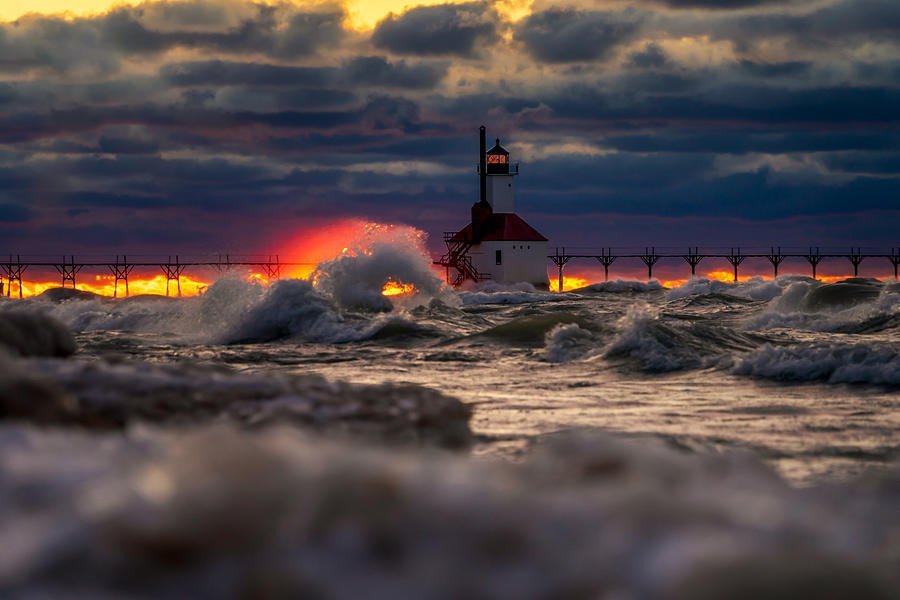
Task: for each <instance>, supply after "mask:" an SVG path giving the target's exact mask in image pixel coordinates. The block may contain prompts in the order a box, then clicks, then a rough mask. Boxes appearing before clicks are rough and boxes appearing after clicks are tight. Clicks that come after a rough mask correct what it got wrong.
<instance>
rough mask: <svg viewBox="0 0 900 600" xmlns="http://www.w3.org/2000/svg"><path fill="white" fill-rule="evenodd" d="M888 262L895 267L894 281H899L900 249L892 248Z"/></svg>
mask: <svg viewBox="0 0 900 600" xmlns="http://www.w3.org/2000/svg"><path fill="white" fill-rule="evenodd" d="M888 260H889V261H891V264H892V265H894V279H898V277H897V267H898V266H900V248H891V255H890V256H888Z"/></svg>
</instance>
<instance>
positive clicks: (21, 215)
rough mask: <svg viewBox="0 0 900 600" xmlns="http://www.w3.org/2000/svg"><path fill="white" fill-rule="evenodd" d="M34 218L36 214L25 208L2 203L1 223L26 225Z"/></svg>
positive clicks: (0, 210) (0, 205) (0, 209)
mask: <svg viewBox="0 0 900 600" xmlns="http://www.w3.org/2000/svg"><path fill="white" fill-rule="evenodd" d="M33 217H34V212H33V211H32V210H31V209H29V208H28V207H25V206H19V205H16V204H3V203H0V223H25V222H27V221H30V220H31V219H32V218H33Z"/></svg>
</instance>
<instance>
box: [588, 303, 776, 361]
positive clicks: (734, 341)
mask: <svg viewBox="0 0 900 600" xmlns="http://www.w3.org/2000/svg"><path fill="white" fill-rule="evenodd" d="M616 329H617V332H616V334H615V336H614V337H613V339H612V341H611V342H610V343H609V344H608V345H607V346H606V347H605V348H604V350H603V356H604V358H606V359H607V360H615V361H627V362H628V363H631V364H634V365H637V366H638V367H639V368H640V369H641V370H645V371H674V370H678V369H690V368H701V367H704V366H709V365H711V364H714V362H715V361H714V359H717V358H719V357H723V356H726V355H728V354H730V353H732V352H734V351H744V350H748V349H750V348H754V347H756V346H757V345H759V344H760V343H762V341H763V340H762V338H759V337H757V336H754V335H752V334H747V333H743V332H740V331H737V330H734V329H732V328H730V327H728V326H724V325H717V324H714V323H711V322H708V321H705V320H680V319H672V318H664V317H663V316H662V315H661V314H660V313H659V311H658V309H656V308H654V307H651V306H650V305H646V304H645V305H636V306H631V307H629V308H628V310H627V312H626V313H625V315H624V316H622V317H621V318H620V319H619V321H618V322H617V323H616Z"/></svg>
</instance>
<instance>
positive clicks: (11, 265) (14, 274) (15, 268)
mask: <svg viewBox="0 0 900 600" xmlns="http://www.w3.org/2000/svg"><path fill="white" fill-rule="evenodd" d="M26 269H28V265H23V264H22V257H20V256H19V255H18V254H17V255H16V261H15V262H13V257H12V254H10V255H9V262H8V263H6V264H4V265H3V271H4V272H5V273H6V297H7V298H8V297H10V295H11V294H12V284H13V282H14V281H17V282H19V298H21V297H22V273H24V272H25V270H26Z"/></svg>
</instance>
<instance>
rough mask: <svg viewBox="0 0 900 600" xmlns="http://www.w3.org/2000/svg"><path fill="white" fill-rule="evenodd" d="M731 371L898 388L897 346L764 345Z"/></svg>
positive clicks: (899, 348)
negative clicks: (894, 386)
mask: <svg viewBox="0 0 900 600" xmlns="http://www.w3.org/2000/svg"><path fill="white" fill-rule="evenodd" d="M732 372H733V373H735V374H737V375H752V376H755V377H764V378H767V379H776V380H780V381H826V382H828V383H869V384H877V385H900V346H896V345H885V344H877V345H875V344H810V345H791V346H772V345H770V344H765V345H763V346H762V347H761V348H759V349H757V350H754V351H752V352H749V353H747V354H742V355H739V356H737V357H736V358H735V363H734V366H733V367H732Z"/></svg>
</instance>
